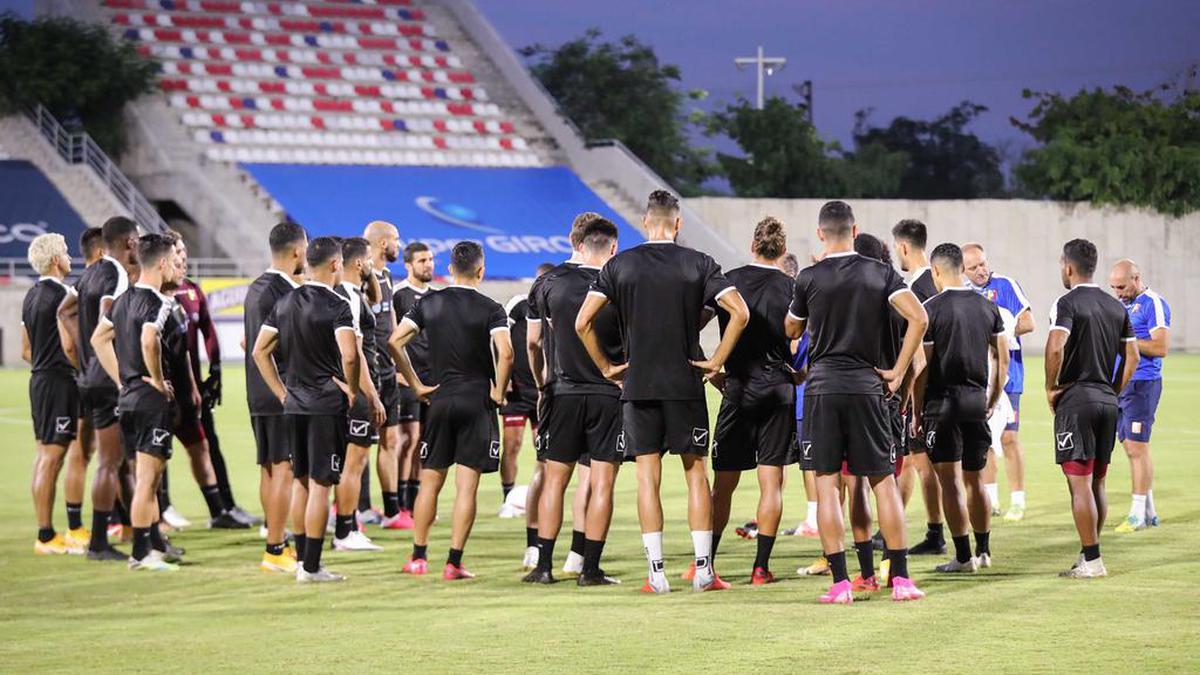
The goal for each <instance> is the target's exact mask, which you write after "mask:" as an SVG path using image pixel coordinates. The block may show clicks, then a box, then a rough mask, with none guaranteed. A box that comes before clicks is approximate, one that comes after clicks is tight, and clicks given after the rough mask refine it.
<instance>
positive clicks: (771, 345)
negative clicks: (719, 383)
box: [711, 263, 794, 384]
mask: <svg viewBox="0 0 1200 675" xmlns="http://www.w3.org/2000/svg"><path fill="white" fill-rule="evenodd" d="M725 276H726V277H727V278H728V279H729V282H730V283H732V284H733V285H734V286H735V287H736V288H737V289H738V292H739V293H741V294H742V298H743V299H745V301H746V306H747V307H748V308H749V309H750V322H749V323H747V324H746V328H745V330H743V331H742V335H741V337H740V338H739V339H738V341H737V344H736V345H734V347H733V351H732V352H730V354H729V359H728V360H727V361H725V373H726V375H727V376H728V377H732V378H734V379H737V380H743V381H746V380H755V381H761V382H763V383H765V384H773V383H777V382H784V381H787V382H791V369H790V363H791V360H792V353H791V340H790V339H788V336H787V332H786V331H785V330H784V325H783V323H784V318H785V317H786V316H787V311H788V305H789V303H790V302H791V301H792V288H793V286H794V284H793V282H792V278H791V277H789V276H788V275H787V274H785V273H784V272H783V270H780V269H779V268H778V267H774V266H771V265H761V264H757V263H753V264H750V265H746V266H744V267H738V268H737V269H732V270H729V273H728V274H726V275H725ZM711 308H712V309H714V310H716V312H717V320H718V321H719V322H720V325H721V334H722V335H723V334H724V333H725V329H726V327H727V326H728V325H729V313H728V312H726V311H725V310H724V309H722V308H721V307H720V306H719V305H717V304H716V303H712V305H711Z"/></svg>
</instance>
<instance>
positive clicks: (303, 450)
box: [283, 415, 346, 485]
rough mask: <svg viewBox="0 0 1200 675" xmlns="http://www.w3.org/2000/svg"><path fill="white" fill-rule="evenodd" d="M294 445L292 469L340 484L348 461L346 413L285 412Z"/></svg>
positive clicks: (290, 439)
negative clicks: (297, 413) (344, 465)
mask: <svg viewBox="0 0 1200 675" xmlns="http://www.w3.org/2000/svg"><path fill="white" fill-rule="evenodd" d="M283 418H284V424H285V425H287V430H288V440H289V444H290V445H291V446H292V449H293V451H292V473H293V474H294V475H295V476H296V478H309V479H312V480H315V481H317V482H318V483H328V484H330V485H337V484H338V482H339V481H341V479H342V465H343V464H345V463H346V416H345V415H284V416H283Z"/></svg>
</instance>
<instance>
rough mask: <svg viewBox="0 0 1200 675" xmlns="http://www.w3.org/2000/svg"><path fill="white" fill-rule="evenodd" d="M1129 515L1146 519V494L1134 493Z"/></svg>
mask: <svg viewBox="0 0 1200 675" xmlns="http://www.w3.org/2000/svg"><path fill="white" fill-rule="evenodd" d="M1129 517H1130V518H1134V519H1136V520H1145V519H1146V495H1133V500H1132V502H1131V503H1130V505H1129Z"/></svg>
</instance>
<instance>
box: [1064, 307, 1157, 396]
mask: <svg viewBox="0 0 1200 675" xmlns="http://www.w3.org/2000/svg"><path fill="white" fill-rule="evenodd" d="M1050 330H1061V331H1066V332H1067V343H1066V345H1065V346H1064V347H1063V361H1062V368H1061V369H1060V370H1059V371H1058V383H1057V384H1058V386H1059V387H1070V388H1071V389H1072V390H1078V391H1077V392H1073V393H1072V398H1073V399H1075V400H1079V399H1077V398H1076V397H1077V396H1080V395H1082V396H1084V397H1085V399H1084V400H1090V401H1104V402H1113V401H1114V400H1115V397H1116V393H1117V385H1118V384H1119V382H1120V377H1121V374H1120V373H1119V372H1118V371H1117V364H1118V361H1119V360H1120V359H1121V358H1122V357H1123V356H1124V354H1125V343H1126V342H1132V341H1133V340H1136V339H1137V338H1136V336H1135V335H1134V332H1133V324H1131V323H1130V322H1129V313H1128V312H1126V311H1125V306H1124V305H1122V304H1121V301H1120V300H1117V299H1116V298H1114V297H1112V296H1111V295H1109V294H1108V293H1105V292H1104V291H1102V290H1100V287H1099V286H1097V285H1095V284H1080V285H1078V286H1076V287H1074V288H1072V289H1071V290H1070V291H1068V292H1067V294H1066V295H1063V296H1062V297H1060V298H1059V299H1058V300H1057V301H1055V303H1054V304H1052V305H1051V306H1050Z"/></svg>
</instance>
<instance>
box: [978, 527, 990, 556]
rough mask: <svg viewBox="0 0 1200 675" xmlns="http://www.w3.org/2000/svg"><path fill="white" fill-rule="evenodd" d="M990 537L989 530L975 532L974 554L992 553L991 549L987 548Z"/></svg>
mask: <svg viewBox="0 0 1200 675" xmlns="http://www.w3.org/2000/svg"><path fill="white" fill-rule="evenodd" d="M991 537H992V533H991V532H976V533H975V555H983V554H984V553H986V554H988V555H991V554H992V549H991V548H989V540H990V539H991Z"/></svg>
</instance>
